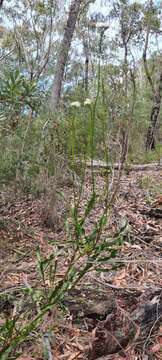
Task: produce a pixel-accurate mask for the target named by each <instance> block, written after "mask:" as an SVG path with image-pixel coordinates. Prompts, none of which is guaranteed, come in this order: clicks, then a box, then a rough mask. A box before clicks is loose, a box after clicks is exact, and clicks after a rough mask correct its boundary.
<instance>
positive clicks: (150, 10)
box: [143, 0, 162, 150]
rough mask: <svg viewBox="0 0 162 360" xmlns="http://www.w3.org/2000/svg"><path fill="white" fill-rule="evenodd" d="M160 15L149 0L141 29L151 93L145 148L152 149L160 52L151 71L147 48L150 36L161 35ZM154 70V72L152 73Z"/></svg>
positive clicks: (161, 75) (160, 97)
mask: <svg viewBox="0 0 162 360" xmlns="http://www.w3.org/2000/svg"><path fill="white" fill-rule="evenodd" d="M161 15H162V12H161V7H160V6H158V5H155V4H154V3H153V1H152V0H150V1H149V2H148V4H147V6H146V9H145V11H144V18H143V31H144V35H145V40H144V47H143V64H144V69H145V75H146V78H147V81H148V84H149V86H150V89H151V94H152V109H151V114H150V123H149V127H148V130H147V136H146V150H153V149H154V148H155V136H156V132H157V128H158V122H159V114H160V108H161V101H162V54H161V53H160V56H158V53H157V52H156V62H154V65H155V63H156V66H155V69H154V71H153V72H152V70H151V69H150V64H151V61H150V59H148V50H149V46H150V42H151V40H152V38H153V37H154V38H155V39H156V42H158V37H160V35H161V29H160V28H161ZM154 50H155V49H154ZM155 72H156V74H154V73H155Z"/></svg>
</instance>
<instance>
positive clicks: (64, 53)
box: [50, 0, 83, 111]
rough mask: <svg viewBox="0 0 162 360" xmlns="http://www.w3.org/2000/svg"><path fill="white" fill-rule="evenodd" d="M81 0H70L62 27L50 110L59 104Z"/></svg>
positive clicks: (53, 109)
mask: <svg viewBox="0 0 162 360" xmlns="http://www.w3.org/2000/svg"><path fill="white" fill-rule="evenodd" d="M82 1H83V0H72V2H71V5H70V9H69V15H68V20H67V24H66V26H65V29H64V36H63V40H62V43H61V47H60V51H59V53H58V57H57V63H56V70H55V77H54V83H53V88H52V94H51V101H50V108H51V110H52V111H55V110H56V109H57V108H58V105H59V101H60V96H61V88H62V82H63V77H64V71H65V66H66V63H67V60H68V54H69V50H70V46H71V42H72V37H73V34H74V30H75V25H76V21H77V17H78V14H79V10H80V5H81V3H82Z"/></svg>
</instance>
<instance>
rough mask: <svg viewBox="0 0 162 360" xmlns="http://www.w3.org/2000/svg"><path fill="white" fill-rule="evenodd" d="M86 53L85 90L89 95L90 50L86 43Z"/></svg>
mask: <svg viewBox="0 0 162 360" xmlns="http://www.w3.org/2000/svg"><path fill="white" fill-rule="evenodd" d="M84 53H85V74H84V89H85V92H86V93H88V84H89V49H88V44H87V43H86V42H84Z"/></svg>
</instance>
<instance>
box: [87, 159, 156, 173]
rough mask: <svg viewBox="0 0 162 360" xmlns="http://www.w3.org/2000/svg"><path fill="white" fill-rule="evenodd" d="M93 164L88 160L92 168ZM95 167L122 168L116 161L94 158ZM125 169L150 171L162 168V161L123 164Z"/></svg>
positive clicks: (88, 165) (88, 164)
mask: <svg viewBox="0 0 162 360" xmlns="http://www.w3.org/2000/svg"><path fill="white" fill-rule="evenodd" d="M91 166H92V164H91V162H90V161H89V162H87V167H88V168H90V167H91ZM93 168H94V169H105V170H106V169H108V170H110V169H114V170H119V169H120V164H119V163H115V164H111V163H106V162H104V161H101V160H94V161H93ZM123 169H124V170H126V171H128V172H129V171H149V170H156V171H158V170H162V164H161V163H155V162H154V163H150V164H142V165H138V164H125V165H124V166H123Z"/></svg>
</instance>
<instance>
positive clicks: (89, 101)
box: [84, 98, 92, 106]
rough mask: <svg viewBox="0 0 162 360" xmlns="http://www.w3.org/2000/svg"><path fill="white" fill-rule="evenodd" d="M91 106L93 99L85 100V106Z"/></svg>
mask: <svg viewBox="0 0 162 360" xmlns="http://www.w3.org/2000/svg"><path fill="white" fill-rule="evenodd" d="M86 105H87V106H91V105H92V100H91V99H89V98H87V99H85V101H84V106H86Z"/></svg>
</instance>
